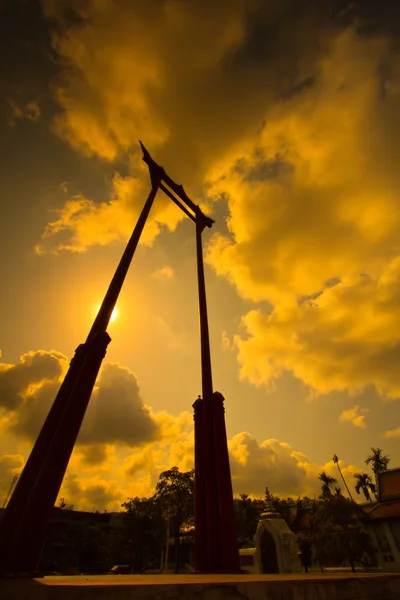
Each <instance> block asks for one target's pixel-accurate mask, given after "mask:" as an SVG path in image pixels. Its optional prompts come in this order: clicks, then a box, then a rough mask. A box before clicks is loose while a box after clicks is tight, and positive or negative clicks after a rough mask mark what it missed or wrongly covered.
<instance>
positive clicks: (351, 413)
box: [339, 405, 367, 429]
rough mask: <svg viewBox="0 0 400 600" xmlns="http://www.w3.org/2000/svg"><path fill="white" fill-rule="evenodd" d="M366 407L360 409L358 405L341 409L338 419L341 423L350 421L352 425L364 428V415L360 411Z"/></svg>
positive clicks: (363, 410)
mask: <svg viewBox="0 0 400 600" xmlns="http://www.w3.org/2000/svg"><path fill="white" fill-rule="evenodd" d="M366 410H367V409H365V408H364V409H362V408H361V409H360V407H359V406H358V405H356V406H354V408H349V409H347V410H343V411H342V412H341V413H340V416H339V421H340V422H341V423H346V421H347V422H350V423H352V424H353V425H354V427H361V428H362V429H365V428H366V427H367V425H366V423H365V415H362V414H360V413H362V412H365V411H366Z"/></svg>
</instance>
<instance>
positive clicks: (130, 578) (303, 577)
mask: <svg viewBox="0 0 400 600" xmlns="http://www.w3.org/2000/svg"><path fill="white" fill-rule="evenodd" d="M368 578H372V579H379V578H380V579H381V580H382V581H384V580H385V579H393V578H396V579H397V578H398V579H399V580H400V573H334V574H332V573H320V574H316V573H287V574H280V575H196V574H190V575H71V576H65V575H62V576H61V575H60V576H52V577H44V578H42V579H37V580H36V581H37V582H38V583H42V584H43V585H48V586H109V585H110V586H115V585H118V586H119V585H129V586H136V585H146V586H149V585H207V584H208V585H209V584H211V585H213V584H214V585H215V584H224V583H228V584H232V583H234V584H235V583H257V582H267V581H271V582H272V581H274V582H278V581H308V582H311V581H327V580H334V581H337V580H348V579H368Z"/></svg>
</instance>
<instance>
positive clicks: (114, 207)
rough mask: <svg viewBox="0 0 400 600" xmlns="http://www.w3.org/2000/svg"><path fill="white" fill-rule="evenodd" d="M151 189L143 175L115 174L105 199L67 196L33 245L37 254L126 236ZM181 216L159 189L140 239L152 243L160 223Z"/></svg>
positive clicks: (78, 248) (171, 223)
mask: <svg viewBox="0 0 400 600" xmlns="http://www.w3.org/2000/svg"><path fill="white" fill-rule="evenodd" d="M149 191H150V186H149V184H148V183H147V182H146V181H145V177H144V174H143V173H142V177H141V178H139V177H130V176H127V177H122V176H120V175H118V174H116V175H115V177H114V179H113V183H112V188H111V191H110V199H109V200H108V201H107V202H100V203H96V202H94V201H93V200H91V199H88V198H85V197H83V196H81V195H75V196H73V197H71V198H69V199H68V200H67V202H66V203H65V204H64V206H63V207H62V208H60V209H58V210H56V212H57V216H58V218H57V219H55V220H54V221H50V222H49V223H48V224H47V226H46V228H45V231H44V233H43V235H42V241H41V242H40V243H39V244H37V245H36V247H35V250H36V252H37V254H43V253H44V252H46V251H49V250H51V251H52V252H55V253H57V252H60V251H63V250H65V251H71V252H83V251H85V250H86V249H87V248H88V247H89V246H93V245H99V246H104V245H107V244H110V243H112V242H114V241H118V240H125V239H127V238H128V237H129V236H130V235H131V233H132V230H133V228H134V225H135V224H136V221H137V219H138V217H139V214H140V211H141V209H142V207H143V205H144V202H145V199H146V197H147V195H148V193H149ZM180 218H181V216H180V214H179V211H178V210H177V209H176V207H175V205H174V204H173V203H172V202H170V203H167V202H166V200H165V198H162V195H161V193H160V194H159V197H158V198H157V202H156V203H155V205H154V207H153V209H152V212H151V218H150V219H149V221H148V223H147V224H146V227H145V229H144V231H143V235H142V237H141V243H144V244H147V245H151V244H152V243H153V241H154V238H155V237H156V236H157V234H158V233H159V231H160V228H161V226H162V225H166V226H167V227H168V228H170V229H174V228H175V227H176V225H177V223H178V222H179V220H180Z"/></svg>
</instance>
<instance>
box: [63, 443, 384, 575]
mask: <svg viewBox="0 0 400 600" xmlns="http://www.w3.org/2000/svg"><path fill="white" fill-rule="evenodd" d="M389 461H390V459H389V457H388V456H385V455H383V453H382V450H381V449H380V448H371V455H370V456H368V457H367V459H366V461H365V462H366V464H371V466H372V470H373V472H374V474H375V477H376V482H375V483H373V482H372V479H371V477H370V476H369V475H368V474H366V473H356V474H355V475H354V479H355V491H356V492H357V494H360V493H363V494H364V497H365V499H366V500H367V501H371V502H372V498H373V496H376V494H377V491H378V487H377V486H378V474H379V473H382V472H384V471H385V470H386V469H387V466H388V464H389ZM333 462H334V463H335V464H336V465H337V467H338V469H339V472H340V475H341V478H342V480H343V483H344V485H345V487H346V489H347V491H348V494H349V496H350V499H348V498H345V497H344V496H343V494H342V492H341V489H340V487H339V486H338V485H337V480H336V479H335V478H334V477H332V476H331V475H328V474H327V473H326V472H325V471H322V472H321V473H320V474H319V481H320V484H321V493H320V495H319V496H318V497H317V498H316V497H314V498H309V497H307V496H303V497H299V498H298V499H297V500H293V498H290V497H286V498H283V497H280V496H276V495H274V494H272V493H271V492H270V490H269V489H268V487H267V488H266V490H265V497H264V498H259V499H254V498H250V497H249V496H248V495H247V494H240V496H239V497H237V498H235V510H236V523H237V532H238V540H239V546H240V547H242V548H246V547H252V546H253V545H254V536H255V533H256V529H257V524H258V522H259V519H260V516H261V514H262V512H264V511H265V510H266V509H268V510H271V509H273V510H274V511H276V512H278V513H279V514H280V515H281V516H282V518H284V519H285V520H286V521H287V522H288V524H289V526H292V527H293V509H297V511H296V510H294V512H295V513H296V512H297V514H298V515H299V514H301V513H303V514H304V512H306V513H308V514H309V515H310V517H309V520H308V522H309V527H308V528H307V529H306V530H304V531H302V532H301V533H299V534H298V536H297V541H298V544H299V549H300V551H301V558H302V562H303V565H304V568H305V570H306V571H307V570H308V568H309V567H310V565H311V564H312V562H314V563H317V564H319V565H320V568H321V570H323V568H324V566H332V567H335V566H337V567H339V566H350V567H351V568H352V569H353V570H354V569H355V566H356V565H361V566H364V567H368V566H375V564H376V560H375V554H376V549H375V548H374V547H373V545H372V543H371V541H370V538H369V536H368V535H367V533H366V531H365V530H364V528H363V525H362V517H363V512H362V507H360V505H358V504H356V503H355V502H354V501H353V499H352V497H351V493H350V491H349V488H348V487H347V484H346V481H345V478H344V477H343V474H342V472H341V470H340V466H339V459H338V457H337V456H336V455H334V457H333ZM65 506H66V505H65V502H64V500H62V503H61V505H60V508H65ZM122 508H123V511H124V512H125V513H126V516H125V517H124V520H123V523H124V526H123V528H122V529H118V532H114V534H113V535H107V533H106V531H105V530H104V528H103V527H102V526H101V524H99V523H97V522H96V521H95V520H94V521H91V522H87V523H84V525H83V526H82V527H81V529H80V533H79V535H76V534H73V535H76V539H75V538H73V540H72V544H71V543H70V544H69V551H70V552H71V553H73V554H74V555H75V556H76V560H77V562H78V565H79V569H80V571H81V572H84V573H101V572H103V573H104V572H107V571H108V570H109V569H110V568H111V567H112V566H113V565H116V564H124V565H129V568H130V572H133V573H143V572H144V571H148V570H152V569H154V570H159V569H163V568H165V567H167V563H169V564H171V557H169V551H170V548H169V547H170V544H167V539H168V540H173V542H174V543H173V552H172V562H174V566H173V568H174V570H175V572H178V571H179V565H180V545H181V539H182V536H183V535H185V534H186V533H189V534H190V533H191V535H193V527H194V471H193V470H192V471H187V472H181V471H179V469H178V468H177V467H173V468H172V469H169V470H167V471H164V472H163V473H161V474H160V477H159V481H158V483H157V486H156V491H155V493H154V495H152V496H151V497H148V498H138V497H136V498H129V499H128V500H127V501H126V502H124V503H123V504H122ZM291 515H292V516H291ZM191 530H192V531H191ZM294 530H295V531H296V527H294ZM68 535H69V536H70V538H71V535H72V534H71V533H70V534H68ZM72 537H73V536H72ZM70 542H71V539H70ZM163 551H164V563H163V564H161V562H160V561H161V556H162V553H163Z"/></svg>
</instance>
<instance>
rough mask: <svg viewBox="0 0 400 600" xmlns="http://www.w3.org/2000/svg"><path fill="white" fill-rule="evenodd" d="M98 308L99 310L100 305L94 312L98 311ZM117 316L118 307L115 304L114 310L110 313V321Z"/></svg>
mask: <svg viewBox="0 0 400 600" xmlns="http://www.w3.org/2000/svg"><path fill="white" fill-rule="evenodd" d="M99 310H100V305H99V306H98V307H97V309H96V314H97V313H98V312H99ZM117 317H118V308H117V307H116V306H115V307H114V310H113V311H112V313H111V318H110V323H113V322H114V321H115V319H116V318H117Z"/></svg>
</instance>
